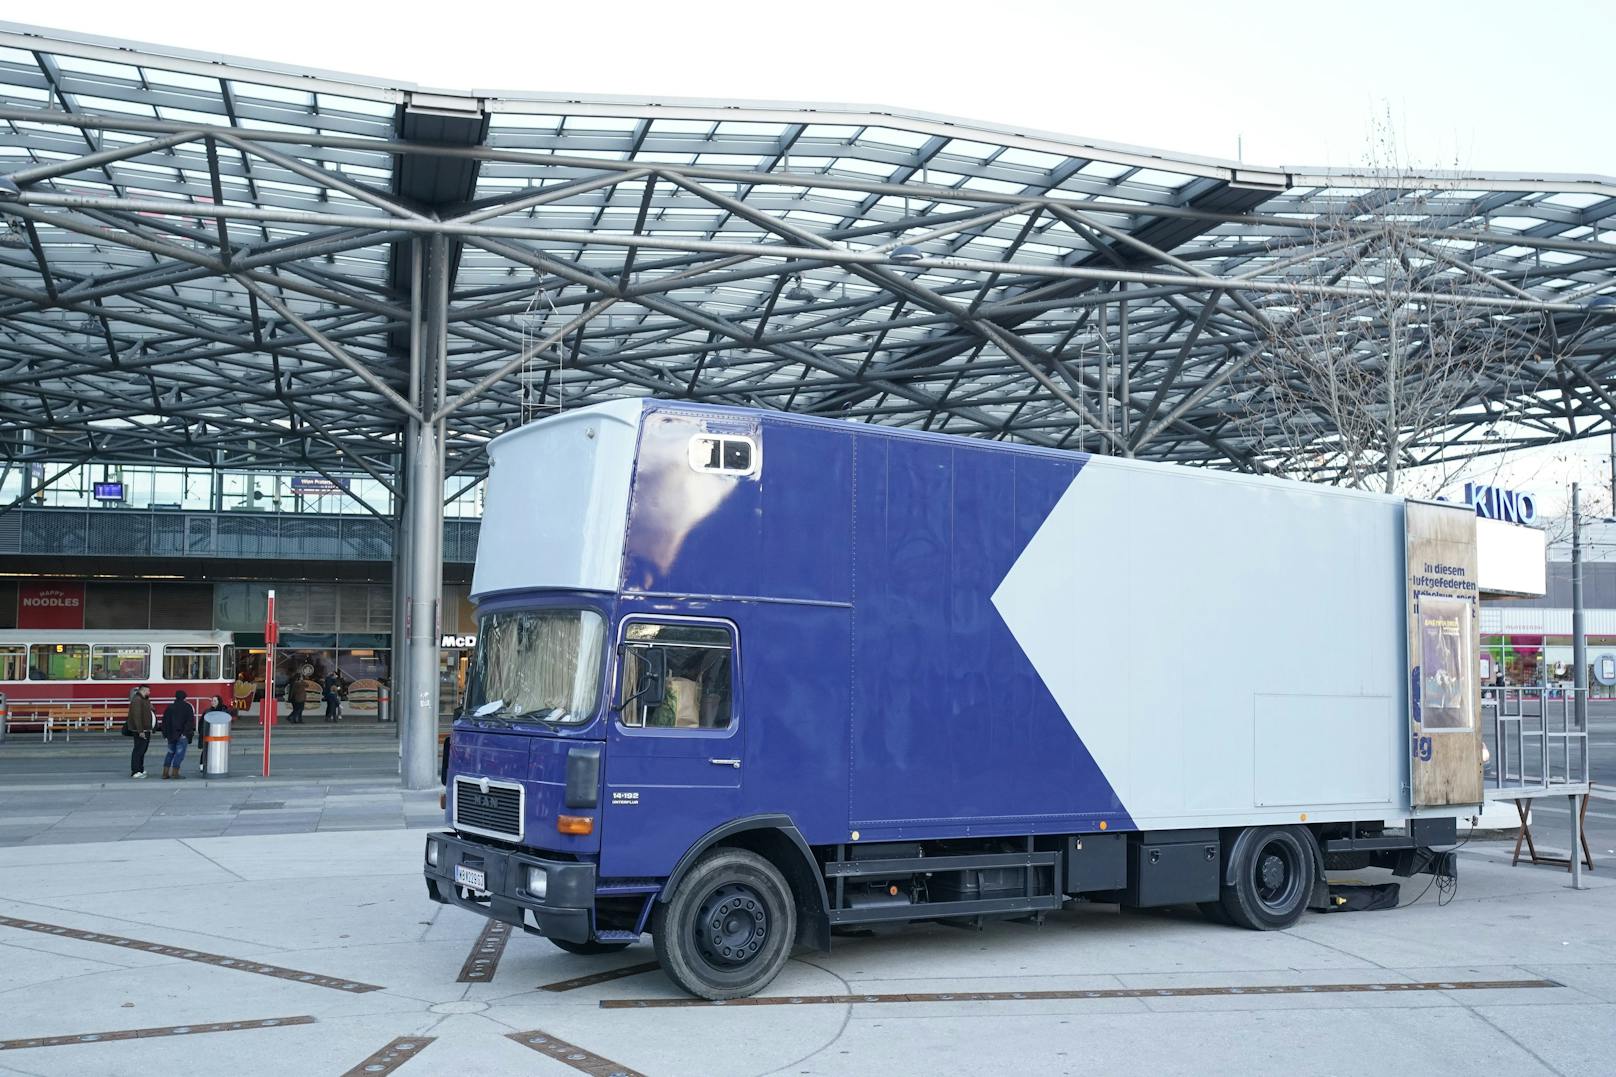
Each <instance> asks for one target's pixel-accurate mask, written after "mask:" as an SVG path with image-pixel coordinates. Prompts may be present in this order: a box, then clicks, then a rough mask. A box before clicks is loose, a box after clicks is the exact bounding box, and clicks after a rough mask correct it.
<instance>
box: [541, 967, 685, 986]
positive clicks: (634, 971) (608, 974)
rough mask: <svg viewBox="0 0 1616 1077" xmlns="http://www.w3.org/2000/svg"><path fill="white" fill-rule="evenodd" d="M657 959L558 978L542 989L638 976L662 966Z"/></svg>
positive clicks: (588, 984) (587, 984)
mask: <svg viewBox="0 0 1616 1077" xmlns="http://www.w3.org/2000/svg"><path fill="white" fill-rule="evenodd" d="M661 967H662V966H661V965H658V964H657V963H656V962H655V961H647V962H645V963H644V964H640V965H625V966H624V967H622V968H620V969H607V970H606V971H605V972H591V973H590V974H589V975H588V976H574V977H573V978H572V979H570V980H557V981H556V982H555V983H553V984H544V985H543V986H541V987H540V988H539V990H540V991H572V990H574V989H576V988H579V987H593V986H594V985H595V984H603V983H606V982H608V981H610V980H621V979H622V978H623V977H625V976H638V975H639V974H640V973H642V972H655V971H656V970H657V969H659V968H661Z"/></svg>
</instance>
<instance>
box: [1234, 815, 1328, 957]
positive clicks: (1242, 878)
mask: <svg viewBox="0 0 1616 1077" xmlns="http://www.w3.org/2000/svg"><path fill="white" fill-rule="evenodd" d="M1312 842H1313V836H1312V835H1311V834H1309V833H1308V832H1307V831H1305V830H1301V829H1300V828H1298V827H1294V826H1265V827H1259V828H1257V829H1256V830H1255V831H1254V832H1253V833H1252V834H1251V836H1250V838H1249V839H1248V840H1247V841H1245V842H1244V843H1242V847H1241V851H1240V853H1239V857H1238V862H1237V863H1236V864H1235V865H1234V866H1233V874H1234V882H1233V883H1232V884H1229V885H1225V886H1224V887H1223V890H1222V895H1221V898H1220V900H1219V903H1220V904H1221V905H1222V906H1223V911H1224V912H1225V913H1227V914H1228V916H1229V919H1230V921H1232V922H1233V923H1235V924H1238V925H1239V926H1241V927H1249V928H1251V929H1252V930H1253V931H1279V930H1282V929H1284V928H1287V927H1290V926H1291V925H1292V924H1294V923H1296V921H1297V920H1300V919H1301V918H1302V913H1303V912H1305V911H1306V910H1307V902H1308V898H1309V896H1310V895H1311V894H1312V892H1313V849H1312Z"/></svg>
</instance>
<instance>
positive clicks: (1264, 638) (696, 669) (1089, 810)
mask: <svg viewBox="0 0 1616 1077" xmlns="http://www.w3.org/2000/svg"><path fill="white" fill-rule="evenodd" d="M488 452H489V466H490V473H489V480H488V492H487V502H486V514H485V516H484V519H483V524H482V532H481V539H480V545H479V549H478V554H477V563H476V568H475V573H474V577H473V585H472V594H473V598H474V600H475V602H476V604H477V611H478V632H477V645H476V654H475V658H474V659H473V662H472V668H471V672H470V676H469V684H468V689H467V698H466V703H465V708H464V711H463V714H462V716H461V717H459V718H458V720H457V721H456V722H455V725H454V729H453V733H452V738H451V747H450V751H449V759H448V768H447V786H448V788H447V790H446V795H447V811H446V822H447V825H448V829H446V830H443V831H441V832H435V833H433V834H431V835H429V836H428V838H427V841H426V850H425V865H424V872H425V878H426V882H427V887H428V890H429V892H430V894H431V896H432V897H433V898H434V899H435V900H437V901H440V902H446V903H453V904H455V905H458V906H460V907H462V908H465V909H469V910H471V911H474V912H477V913H480V914H482V915H484V916H489V917H493V918H495V919H499V920H503V921H506V922H508V923H511V924H513V925H520V926H521V927H523V928H525V929H526V930H528V931H529V932H533V933H537V934H540V935H543V936H544V937H546V938H549V939H551V940H552V941H553V942H554V943H555V944H556V945H557V946H559V947H561V948H562V949H564V950H568V951H571V952H573V953H608V952H611V951H614V950H618V949H621V948H623V947H624V946H627V945H629V944H630V943H632V942H634V941H636V940H639V939H641V938H643V937H644V936H645V935H646V934H647V933H649V934H650V935H651V936H652V938H653V941H654V943H655V947H656V954H657V958H658V960H659V962H660V963H661V965H662V967H663V969H664V970H666V972H667V974H668V975H669V976H670V977H671V978H672V979H673V981H674V982H675V983H676V984H678V985H679V986H680V987H682V988H684V989H685V990H687V991H689V992H691V993H693V994H696V995H699V996H702V997H705V998H711V999H721V998H732V997H738V996H741V995H746V994H750V993H753V992H756V991H758V990H759V989H761V988H763V987H764V986H765V985H766V984H768V983H769V982H770V980H771V979H773V977H774V976H775V975H776V973H777V972H778V971H779V970H780V968H781V967H782V965H783V964H784V962H785V961H786V959H787V958H788V957H789V955H790V953H791V952H792V949H793V947H796V946H798V945H805V946H814V947H821V948H828V947H829V946H830V942H831V937H832V934H833V931H834V930H835V929H837V928H840V927H843V926H846V925H854V924H871V923H892V922H902V921H917V920H927V919H948V920H964V921H973V920H980V919H983V918H994V917H1028V916H1032V917H1040V916H1043V915H1044V914H1046V913H1047V912H1048V911H1050V910H1055V909H1059V908H1061V907H1062V906H1063V905H1064V904H1066V903H1068V902H1071V901H1075V900H1091V901H1100V902H1112V903H1117V904H1119V905H1124V906H1160V905H1171V904H1186V903H1187V904H1197V905H1199V906H1200V907H1201V909H1202V910H1203V911H1204V912H1205V913H1206V915H1207V916H1208V918H1210V919H1212V920H1215V921H1218V922H1220V923H1225V924H1227V923H1233V924H1237V925H1240V926H1242V927H1246V928H1253V929H1277V928H1285V927H1288V926H1290V925H1291V924H1293V923H1295V922H1296V920H1297V919H1298V918H1299V917H1300V916H1301V915H1302V913H1303V912H1304V910H1305V909H1307V908H1308V907H1309V905H1310V904H1314V905H1317V904H1319V903H1321V902H1322V901H1323V900H1325V897H1326V889H1325V883H1324V879H1325V872H1326V870H1327V869H1331V868H1334V867H1358V866H1363V865H1366V864H1371V863H1373V864H1379V865H1384V866H1388V867H1391V868H1393V869H1394V870H1396V871H1398V872H1400V873H1403V874H1408V873H1411V872H1414V871H1422V870H1423V871H1435V870H1444V871H1445V870H1448V869H1447V867H1446V866H1445V865H1446V863H1447V862H1448V861H1449V860H1451V857H1444V856H1443V854H1441V853H1440V852H1437V851H1436V850H1438V849H1440V848H1441V847H1443V846H1446V845H1451V844H1453V842H1454V840H1455V831H1456V825H1455V824H1456V820H1457V819H1458V818H1462V817H1465V816H1469V815H1471V814H1472V813H1474V811H1475V810H1476V805H1477V804H1478V803H1479V801H1480V800H1481V798H1482V794H1481V790H1480V752H1481V748H1480V738H1479V729H1478V723H1477V722H1476V720H1475V711H1476V703H1475V696H1476V694H1477V692H1478V690H1479V686H1477V684H1476V680H1477V678H1476V677H1475V676H1474V671H1475V669H1476V662H1475V656H1474V651H1475V646H1474V636H1475V622H1474V602H1475V586H1474V516H1473V515H1472V514H1471V512H1470V510H1469V509H1468V507H1465V506H1459V507H1457V508H1450V507H1446V506H1438V505H1425V504H1420V503H1415V502H1405V501H1404V500H1403V499H1401V498H1396V497H1389V496H1384V495H1376V494H1367V493H1361V492H1353V491H1346V490H1341V489H1335V488H1328V487H1319V486H1312V485H1306V484H1302V483H1295V482H1286V481H1282V480H1276V479H1270V478H1263V477H1255V476H1248V475H1237V474H1231V473H1225V472H1220V471H1212V470H1207V469H1199V468H1188V467H1178V466H1171V465H1161V464H1151V463H1142V462H1136V461H1131V460H1123V459H1116V458H1108V457H1100V456H1089V455H1086V454H1083V453H1077V452H1067V451H1058V450H1052V449H1044V448H1036V447H1027V446H1019V445H1008V444H1004V443H1000V442H993V441H986V440H979V439H973V438H965V437H954V436H947V435H936V434H928V433H920V432H914V431H905V430H896V429H890V428H885V427H880V426H874V425H868V424H863V423H855V422H847V421H840V420H830V419H821V418H812V417H806V416H800V415H793V414H785V413H777V412H766V411H753V410H745V409H735V408H720V407H709V406H702V405H696V404H689V403H680V402H664V401H656V400H624V401H615V402H611V403H606V404H600V405H596V406H592V407H586V408H582V409H579V410H576V411H571V412H567V413H563V414H560V415H557V416H554V417H551V418H547V419H544V420H541V421H538V422H535V423H532V424H529V425H527V426H524V427H521V428H519V429H516V430H513V431H511V432H509V433H507V434H504V435H502V436H501V437H499V438H496V439H495V440H494V441H492V442H491V443H490V445H489V449H488ZM1417 513H1423V514H1426V515H1428V516H1429V517H1430V518H1431V520H1430V521H1426V522H1420V520H1416V515H1417ZM1420 519H1421V520H1424V517H1423V516H1422V517H1421V518H1420ZM1433 521H1434V522H1433ZM1416 524H1418V527H1416ZM1467 528H1468V531H1467V530H1466V529H1467ZM1417 530H1418V531H1419V533H1418V534H1416V531H1417ZM1467 536H1468V537H1467ZM1467 543H1468V552H1467ZM1467 557H1468V560H1467ZM1467 596H1468V598H1467ZM1467 723H1468V724H1467ZM1472 779H1474V780H1472ZM1140 930H1149V928H1148V927H1147V926H1141V928H1140Z"/></svg>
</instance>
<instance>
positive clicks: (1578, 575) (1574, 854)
mask: <svg viewBox="0 0 1616 1077" xmlns="http://www.w3.org/2000/svg"><path fill="white" fill-rule="evenodd" d="M1571 665H1572V667H1573V674H1572V678H1571V692H1572V702H1571V706H1572V714H1573V716H1574V717H1573V718H1572V721H1574V722H1575V723H1576V725H1577V729H1578V730H1579V731H1582V732H1586V731H1587V729H1588V634H1587V626H1586V625H1585V624H1584V616H1583V609H1582V499H1581V497H1580V496H1579V491H1578V489H1577V484H1576V483H1572V484H1571ZM1543 713H1544V718H1543V722H1544V728H1547V727H1548V705H1547V704H1545V705H1544V707H1543ZM1562 713H1564V712H1562ZM1567 732H1569V730H1568V731H1567ZM1543 762H1544V763H1545V764H1547V763H1548V760H1546V759H1545V760H1544V761H1543ZM1547 776H1548V768H1547V766H1546V765H1545V767H1544V777H1545V778H1547ZM1570 780H1571V775H1570V774H1569V773H1567V774H1566V781H1568V782H1569V781H1570ZM1568 799H1569V800H1570V801H1571V888H1572V889H1573V890H1581V889H1582V888H1583V883H1582V817H1581V815H1580V814H1579V813H1578V811H1577V808H1578V804H1577V796H1576V794H1575V793H1573V794H1572V795H1571V796H1570V797H1569V798H1568Z"/></svg>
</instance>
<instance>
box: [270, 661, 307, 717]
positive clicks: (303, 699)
mask: <svg viewBox="0 0 1616 1077" xmlns="http://www.w3.org/2000/svg"><path fill="white" fill-rule="evenodd" d="M286 699H287V701H288V702H289V703H291V704H292V713H291V714H290V715H288V716H287V718H286V720H287V722H289V723H290V724H292V725H302V724H303V705H304V704H305V703H307V702H308V701H309V682H308V681H305V680H304V679H303V671H302V670H301V669H294V670H292V679H291V682H290V683H289V684H287V686H286ZM264 705H265V706H266V707H267V706H271V705H272V704H268V703H266V704H264Z"/></svg>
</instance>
